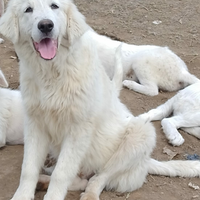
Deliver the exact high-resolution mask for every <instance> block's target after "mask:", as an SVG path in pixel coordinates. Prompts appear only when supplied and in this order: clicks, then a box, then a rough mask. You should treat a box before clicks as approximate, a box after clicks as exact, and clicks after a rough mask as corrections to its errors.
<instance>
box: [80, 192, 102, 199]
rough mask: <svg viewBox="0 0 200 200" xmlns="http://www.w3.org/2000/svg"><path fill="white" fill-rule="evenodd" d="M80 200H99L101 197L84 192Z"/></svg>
mask: <svg viewBox="0 0 200 200" xmlns="http://www.w3.org/2000/svg"><path fill="white" fill-rule="evenodd" d="M80 200H99V196H98V195H96V194H94V193H92V192H83V193H82V194H81V198H80Z"/></svg>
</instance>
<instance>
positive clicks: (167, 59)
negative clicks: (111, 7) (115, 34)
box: [89, 30, 199, 96]
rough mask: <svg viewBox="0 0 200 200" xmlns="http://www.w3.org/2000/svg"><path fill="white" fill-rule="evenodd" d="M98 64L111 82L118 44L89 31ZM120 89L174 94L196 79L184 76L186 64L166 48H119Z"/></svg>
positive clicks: (187, 75)
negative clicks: (120, 62)
mask: <svg viewBox="0 0 200 200" xmlns="http://www.w3.org/2000/svg"><path fill="white" fill-rule="evenodd" d="M89 32H90V38H91V40H93V41H94V42H95V45H96V47H97V50H98V54H99V57H100V60H101V62H102V64H103V66H104V68H105V69H106V72H107V74H108V75H109V77H110V78H111V79H112V77H113V73H114V54H115V50H116V48H117V46H118V45H119V44H120V42H119V41H116V40H111V39H110V38H108V37H106V36H102V35H99V34H97V33H96V32H94V31H93V30H89ZM122 64H123V71H124V76H123V80H124V81H123V85H124V86H125V87H127V88H129V89H131V90H134V91H136V92H139V93H143V94H146V95H150V96H154V95H157V94H158V90H159V89H161V90H164V91H177V90H179V89H182V88H184V87H186V86H188V85H190V84H193V83H195V82H197V81H199V79H198V78H197V77H195V76H194V75H192V74H190V73H189V72H188V69H187V66H186V64H185V63H184V62H183V60H181V58H180V57H178V56H177V55H176V54H175V53H173V52H172V51H171V50H170V49H168V48H167V47H160V46H153V45H139V46H137V45H130V44H124V45H123V46H122Z"/></svg>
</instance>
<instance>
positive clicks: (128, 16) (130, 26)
mask: <svg viewBox="0 0 200 200" xmlns="http://www.w3.org/2000/svg"><path fill="white" fill-rule="evenodd" d="M75 3H76V4H77V6H78V8H79V9H80V11H81V12H82V13H83V14H84V15H85V16H86V18H87V22H88V23H89V24H90V25H91V26H92V27H93V28H94V29H95V30H96V31H97V32H99V33H101V34H107V35H110V36H113V37H117V38H118V39H120V40H122V41H125V42H129V43H133V44H137V45H141V44H154V45H160V46H169V47H170V48H171V49H172V50H173V51H174V52H176V53H177V54H178V55H179V56H180V57H181V58H182V59H183V60H184V61H185V62H186V64H187V65H188V68H189V70H190V71H191V72H192V73H194V74H195V75H196V76H197V77H199V78H200V70H199V66H200V65H199V64H200V56H199V54H200V48H199V46H200V41H199V31H200V28H199V27H200V21H199V19H200V4H199V0H192V1H191V0H154V1H149V0H140V1H136V0H134V1H133V0H129V1H121V0H75ZM155 20H159V21H160V22H161V23H160V24H157V25H156V24H154V23H153V22H154V21H155ZM166 62H167V61H166ZM0 66H1V69H2V71H3V72H4V73H5V75H6V78H7V80H8V81H9V84H10V87H11V88H14V89H16V88H17V87H18V85H19V81H18V78H19V74H18V64H17V59H15V52H14V49H13V46H12V44H11V43H10V42H8V41H7V40H6V41H5V43H4V44H0ZM173 95H174V93H166V92H160V93H159V95H157V96H155V97H147V96H145V95H142V94H138V93H135V92H133V91H129V90H127V89H124V90H123V91H122V93H121V100H122V101H123V102H124V103H125V104H126V105H127V106H128V108H129V109H130V110H131V111H132V113H133V114H134V115H138V114H141V113H143V112H145V111H148V110H149V109H151V108H154V107H156V106H157V105H160V104H161V103H163V102H165V101H166V100H167V99H168V98H170V97H171V96H173ZM154 124H155V127H156V130H157V147H156V149H155V151H154V152H153V155H152V156H153V157H154V158H156V159H159V160H169V159H170V158H169V156H168V155H167V154H164V153H163V148H164V147H167V148H168V149H171V150H172V151H174V152H176V153H177V156H175V157H174V159H185V157H184V155H186V154H194V153H196V154H198V153H199V154H200V152H199V150H200V147H199V140H198V139H196V138H194V137H192V136H189V135H187V134H186V133H184V132H181V133H182V135H183V137H184V138H185V143H184V144H183V145H182V146H181V147H172V146H171V145H169V144H168V143H167V140H166V139H165V137H164V135H163V132H162V130H161V126H160V122H156V123H154ZM22 157H23V146H6V147H5V148H3V149H1V150H0V200H8V199H10V198H11V197H12V195H13V194H14V192H15V190H16V188H17V186H18V182H19V176H20V169H21V163H22ZM133 181H134V180H133ZM189 182H192V183H193V184H195V185H198V186H200V179H198V178H168V177H163V176H148V177H147V181H146V183H145V184H144V185H143V187H142V188H140V189H139V190H137V191H134V192H132V193H125V194H120V193H116V192H106V191H104V192H103V193H102V194H101V196H100V198H101V199H103V200H107V199H113V200H127V199H134V200H145V199H148V200H158V199H162V200H169V199H170V200H190V199H200V192H199V190H194V189H192V188H190V187H189V186H188V183H189ZM80 193H81V192H69V193H68V195H67V197H66V199H69V200H72V199H73V200H74V199H79V195H80ZM44 194H45V192H37V193H36V198H35V199H36V200H40V199H42V197H43V195H44Z"/></svg>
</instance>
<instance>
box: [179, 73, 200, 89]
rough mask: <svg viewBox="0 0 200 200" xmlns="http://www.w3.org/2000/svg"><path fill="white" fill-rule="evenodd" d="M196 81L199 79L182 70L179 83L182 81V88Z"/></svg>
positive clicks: (199, 80)
mask: <svg viewBox="0 0 200 200" xmlns="http://www.w3.org/2000/svg"><path fill="white" fill-rule="evenodd" d="M197 82H200V79H198V78H197V77H196V76H195V75H193V74H190V72H188V71H184V72H183V76H182V80H181V83H183V88H185V87H187V86H188V85H191V84H193V83H197Z"/></svg>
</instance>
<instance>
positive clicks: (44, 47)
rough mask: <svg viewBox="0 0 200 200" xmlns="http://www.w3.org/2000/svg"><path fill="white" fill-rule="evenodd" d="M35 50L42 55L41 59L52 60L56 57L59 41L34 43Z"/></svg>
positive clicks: (48, 40)
mask: <svg viewBox="0 0 200 200" xmlns="http://www.w3.org/2000/svg"><path fill="white" fill-rule="evenodd" d="M33 45H34V47H35V50H36V51H37V52H39V53H40V56H41V58H43V59H45V60H51V59H53V58H54V57H55V56H56V52H57V49H58V41H57V40H54V39H52V38H45V39H42V40H41V41H40V42H39V43H37V42H34V41H33Z"/></svg>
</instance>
